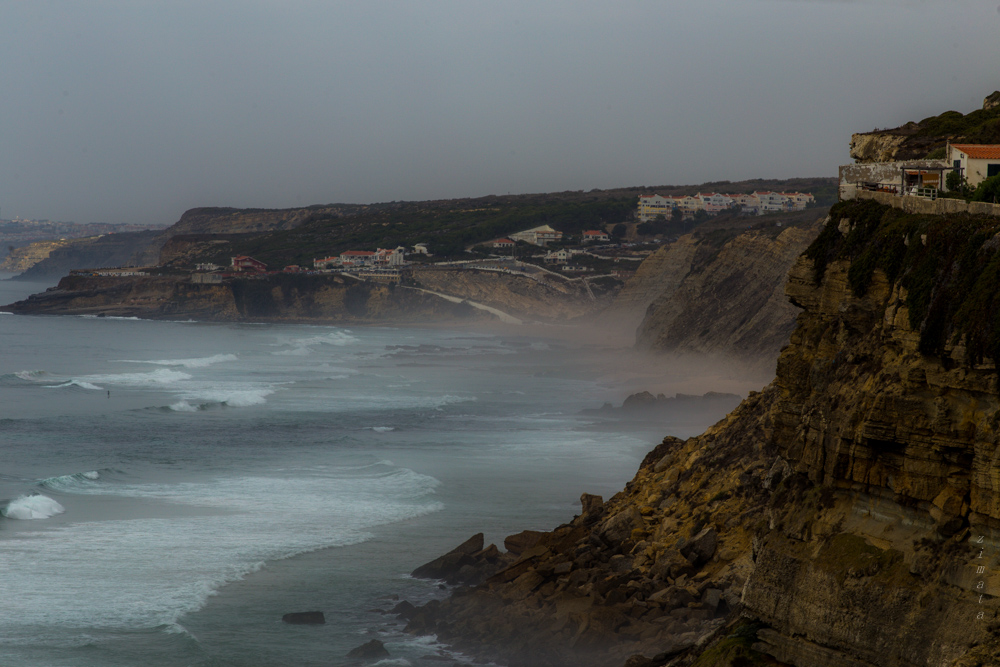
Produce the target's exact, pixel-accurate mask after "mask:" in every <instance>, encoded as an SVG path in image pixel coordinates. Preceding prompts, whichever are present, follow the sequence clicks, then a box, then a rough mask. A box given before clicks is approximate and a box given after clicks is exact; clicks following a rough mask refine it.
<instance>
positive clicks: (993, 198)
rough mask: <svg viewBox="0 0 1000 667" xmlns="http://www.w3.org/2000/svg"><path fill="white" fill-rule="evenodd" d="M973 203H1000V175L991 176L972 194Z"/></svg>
mask: <svg viewBox="0 0 1000 667" xmlns="http://www.w3.org/2000/svg"><path fill="white" fill-rule="evenodd" d="M972 201H988V202H997V201H1000V174H997V175H996V176H990V177H989V178H987V179H986V180H985V181H983V182H982V183H980V184H979V186H978V187H977V188H976V191H975V192H973V193H972Z"/></svg>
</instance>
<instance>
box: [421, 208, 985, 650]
mask: <svg viewBox="0 0 1000 667" xmlns="http://www.w3.org/2000/svg"><path fill="white" fill-rule="evenodd" d="M835 209H836V210H835V212H834V215H833V218H832V219H831V221H830V222H829V223H828V226H827V227H826V229H825V231H824V234H823V235H822V236H821V237H820V239H818V240H817V241H816V242H815V244H814V245H813V246H812V247H811V248H810V250H809V253H808V255H809V257H801V258H800V259H798V260H797V262H796V264H795V266H794V268H793V270H792V271H791V274H790V276H789V279H788V283H787V294H788V296H789V298H790V299H791V301H792V302H793V303H795V304H797V305H798V306H800V307H801V308H803V309H804V310H803V312H802V313H801V314H800V315H799V316H798V318H797V322H796V326H795V329H794V332H793V333H792V335H791V338H790V343H789V345H788V347H786V348H785V349H784V350H783V352H782V353H781V356H780V360H779V363H778V368H777V377H776V379H775V380H774V382H773V383H772V384H771V385H770V386H769V387H767V388H766V389H765V390H764V391H762V392H761V393H758V394H753V395H751V396H750V397H749V398H748V399H747V400H746V401H744V403H743V404H742V405H741V406H740V407H739V408H737V409H736V410H735V411H734V412H733V413H732V414H730V415H729V416H728V417H727V418H726V419H725V420H723V421H722V422H720V423H719V424H717V425H716V426H714V427H713V428H712V429H709V431H707V432H706V433H705V434H704V435H702V436H699V437H697V438H691V439H689V440H687V441H685V442H682V441H680V440H677V439H674V438H667V439H665V440H664V442H663V444H661V445H660V446H659V447H657V448H656V449H655V450H654V451H653V452H650V454H649V455H648V456H647V457H646V460H645V461H644V462H643V464H642V466H641V468H640V470H639V472H638V473H637V475H636V477H635V478H634V479H633V480H632V481H631V482H630V483H629V484H628V485H627V486H626V488H625V490H624V491H622V492H621V493H619V494H617V495H616V496H614V497H613V498H611V499H610V500H608V501H607V502H601V501H600V499H595V498H594V497H589V496H586V495H585V496H584V498H583V511H582V513H581V515H580V516H578V517H576V518H574V519H573V520H572V521H570V522H569V523H567V524H565V525H563V526H560V527H558V528H556V529H555V530H554V531H552V532H550V533H545V534H543V535H542V536H541V537H539V538H537V541H536V544H535V546H534V547H533V548H531V549H528V550H525V551H522V552H521V553H519V554H517V558H516V561H515V562H514V563H513V564H511V565H507V566H506V567H505V568H504V569H501V570H500V571H499V572H498V573H497V574H494V575H493V576H492V577H491V578H490V579H488V580H487V581H486V582H485V583H484V584H482V585H480V586H478V587H476V588H472V589H468V590H460V591H457V592H456V594H454V595H453V596H452V597H451V598H449V599H448V600H446V601H444V602H441V603H437V604H436V605H434V606H433V607H432V608H430V609H426V608H425V609H424V610H423V611H422V612H421V614H420V615H416V616H413V615H411V620H410V627H411V630H413V631H417V632H435V633H437V634H438V636H440V637H442V638H445V639H448V640H449V641H453V642H455V643H457V644H459V645H460V646H463V647H465V648H466V649H468V650H473V651H476V650H478V651H481V652H485V653H487V654H490V653H492V654H494V655H496V654H499V655H500V656H501V657H502V658H503V659H504V660H506V661H507V662H509V663H510V664H512V665H571V664H573V665H575V664H582V665H588V664H593V665H609V664H622V663H624V662H625V660H626V658H628V664H629V666H630V667H642V666H646V665H666V664H670V665H699V666H702V667H704V666H706V665H714V666H719V667H721V666H724V665H732V666H733V667H735V666H736V665H744V666H745V665H765V664H766V665H794V666H795V667H848V666H850V667H888V666H893V667H904V666H905V667H918V666H919V667H947V666H954V667H972V666H973V665H978V666H980V667H981V666H983V665H995V664H1000V639H998V636H1000V624H998V622H997V620H998V611H1000V559H998V555H1000V493H998V491H1000V473H998V472H997V464H996V461H997V457H998V453H1000V452H998V435H997V425H998V409H1000V396H998V390H997V374H996V368H995V366H994V363H993V361H992V359H990V358H986V359H973V357H974V356H975V357H977V358H978V357H979V354H975V355H973V353H972V350H971V348H967V345H968V343H969V341H971V340H973V338H974V337H975V336H979V335H980V334H983V332H982V331H980V330H978V329H976V328H975V326H979V325H975V326H973V325H970V324H969V322H972V323H975V322H976V321H977V320H976V319H975V317H977V316H978V315H977V314H976V312H972V313H970V312H968V311H967V310H965V306H966V305H967V304H968V303H972V304H973V305H975V304H982V303H985V304H987V306H984V307H986V308H987V310H986V311H985V313H986V315H988V313H989V312H995V311H991V310H990V308H991V307H990V306H988V304H990V303H992V302H993V301H992V300H993V299H994V297H993V295H994V294H995V293H996V291H997V289H996V288H997V287H998V285H997V284H996V283H997V281H998V280H1000V278H997V276H998V275H1000V272H998V271H997V270H996V268H995V267H996V266H998V264H997V263H998V262H1000V255H998V252H1000V250H998V247H1000V233H998V231H1000V229H997V225H998V224H1000V223H998V222H997V221H996V220H987V219H981V220H977V219H966V218H963V219H962V220H958V219H955V220H950V219H944V218H929V217H926V216H923V217H915V216H907V215H905V214H903V213H899V212H893V210H891V209H888V208H887V207H881V208H880V207H877V206H873V205H871V204H869V203H862V202H856V203H849V204H845V205H841V206H840V207H839V208H837V207H835ZM956 226H957V228H958V229H960V230H962V232H963V233H962V234H958V233H957V232H956V231H955V229H956ZM966 233H967V234H969V235H970V236H968V237H967V236H966V235H965V234H966ZM949 235H950V236H949ZM948 238H950V239H952V241H951V242H949V243H945V242H944V240H946V239H948ZM970 238H971V239H972V240H971V241H970V240H969V239H970ZM922 239H926V245H925V241H923V240H922ZM939 240H940V241H941V244H940V245H937V244H936V241H939ZM949 244H950V245H949ZM936 255H940V257H935V256H936ZM953 256H954V257H957V259H955V260H952V259H949V258H950V257H953ZM810 257H811V258H810ZM941 258H944V261H940V260H941ZM928 262H930V264H928ZM927 266H937V267H939V268H938V270H935V271H926V270H924V269H926V267H927ZM968 272H971V273H968ZM963 274H966V275H963ZM817 278H819V280H817ZM966 284H975V285H976V288H977V290H978V289H982V290H983V292H982V293H981V294H979V293H978V292H977V293H975V294H972V295H966V296H965V297H961V298H963V299H965V300H964V302H963V304H962V305H957V304H952V303H949V302H951V301H957V300H959V297H955V296H949V295H951V294H953V293H952V292H950V291H949V290H950V289H951V287H950V286H954V285H966ZM906 286H909V287H910V289H911V292H912V293H911V292H908V291H907V288H906ZM917 291H920V292H922V293H923V296H914V294H915V293H916V292H917ZM927 303H930V304H931V305H930V306H927V305H926V304H927ZM914 308H920V309H921V313H920V314H919V316H917V315H916V314H915V315H914V317H911V312H910V310H911V309H914ZM942 313H944V314H945V315H946V317H945V319H944V320H941V319H939V316H940V315H941V314H942ZM980 314H982V313H980ZM986 315H984V317H985V318H986V319H985V320H983V321H987V322H989V321H990V320H989V317H987V316H986ZM963 318H964V319H963ZM962 322H965V324H962ZM960 325H961V326H960ZM963 326H964V327H966V329H964V330H966V331H970V332H972V333H967V334H962V335H961V336H955V335H950V334H949V335H945V334H947V332H948V331H951V332H953V333H960V332H961V331H963V329H962V327H963ZM994 326H995V323H994ZM970 327H971V328H970ZM935 328H940V329H941V331H942V332H943V333H942V334H941V335H940V336H938V335H937V333H935V331H936V329H935ZM987 333H988V332H987ZM934 341H942V344H941V345H940V346H939V347H937V348H933V343H934ZM929 346H930V347H929ZM931 348H933V351H931V352H929V351H928V350H929V349H931ZM977 361H978V363H975V362H977ZM980 556H982V557H981V558H980ZM979 568H982V569H979ZM430 606H431V605H429V607H430ZM636 654H639V655H636ZM630 655H632V656H633V657H631V658H629V657H628V656H630Z"/></svg>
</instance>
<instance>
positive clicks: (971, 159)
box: [947, 143, 1000, 187]
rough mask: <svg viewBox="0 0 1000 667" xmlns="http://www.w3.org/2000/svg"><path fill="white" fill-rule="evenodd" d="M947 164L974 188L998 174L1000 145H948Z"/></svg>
mask: <svg viewBox="0 0 1000 667" xmlns="http://www.w3.org/2000/svg"><path fill="white" fill-rule="evenodd" d="M947 155H948V162H949V163H951V166H952V168H953V169H956V170H958V171H959V172H960V173H961V174H962V175H963V176H965V178H966V180H967V181H968V183H969V185H971V186H972V187H975V186H977V185H979V184H980V183H982V182H983V181H985V180H986V179H987V178H989V177H990V176H997V175H998V174H1000V144H951V143H949V144H948V149H947Z"/></svg>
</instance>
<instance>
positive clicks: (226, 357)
mask: <svg viewBox="0 0 1000 667" xmlns="http://www.w3.org/2000/svg"><path fill="white" fill-rule="evenodd" d="M236 359H237V356H236V355H235V354H213V355H212V356H210V357H195V358H193V359H150V360H141V359H120V360H118V361H119V362H120V363H128V364H155V365H157V366H181V367H183V368H205V367H206V366H211V365H213V364H219V363H222V362H225V361H236Z"/></svg>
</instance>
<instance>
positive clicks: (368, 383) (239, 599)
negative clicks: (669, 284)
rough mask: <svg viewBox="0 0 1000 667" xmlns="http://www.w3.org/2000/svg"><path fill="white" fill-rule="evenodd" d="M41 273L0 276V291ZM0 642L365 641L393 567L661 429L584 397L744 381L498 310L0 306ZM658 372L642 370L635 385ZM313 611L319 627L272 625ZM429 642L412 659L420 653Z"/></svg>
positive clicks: (649, 441) (6, 294) (69, 649)
mask: <svg viewBox="0 0 1000 667" xmlns="http://www.w3.org/2000/svg"><path fill="white" fill-rule="evenodd" d="M44 287H45V285H38V284H26V283H16V282H0V302H2V303H9V302H11V301H13V300H15V299H17V298H22V297H23V296H24V295H26V294H28V293H32V292H37V291H41V290H42V289H44ZM0 340H2V351H0V452H2V458H0V515H2V516H0V570H2V571H3V573H4V575H3V576H2V577H0V601H2V604H0V609H2V611H0V665H4V666H12V667H16V666H21V665H30V666H39V665H45V666H74V667H89V666H105V667H113V666H118V665H122V666H131V665H142V666H143V667H156V666H159V665H170V666H174V665H191V666H209V665H210V666H250V665H286V664H288V665H290V664H295V665H305V666H310V665H337V664H344V663H345V662H346V660H345V658H344V656H345V655H346V653H347V652H348V651H349V650H350V649H351V648H354V647H355V646H358V645H360V644H362V643H365V642H366V641H368V640H370V639H372V638H379V639H380V640H382V641H383V642H385V644H386V646H387V648H388V650H389V651H390V653H391V654H392V656H393V658H392V660H390V661H387V662H385V664H393V665H405V664H420V662H419V661H420V659H421V657H423V656H427V655H432V654H439V653H441V652H442V651H444V650H445V649H444V647H441V646H439V645H437V644H436V643H435V642H434V640H433V638H415V637H410V636H408V635H406V634H404V633H402V631H401V626H400V625H399V624H398V623H396V622H395V621H394V620H393V619H392V617H391V616H387V615H385V614H383V613H380V612H379V611H378V610H379V609H381V610H385V609H388V608H391V607H392V606H393V605H394V604H396V602H395V600H394V599H393V598H392V596H396V595H398V596H400V598H401V599H409V600H411V601H414V602H422V601H425V600H428V599H431V598H433V597H440V596H442V595H443V594H444V591H442V590H441V589H440V588H439V587H438V585H437V584H436V582H427V581H421V580H414V579H412V578H410V577H409V576H408V575H407V573H408V572H410V571H411V570H412V569H414V568H415V567H416V566H418V565H420V564H422V563H424V562H426V561H428V560H430V559H432V558H434V557H436V556H438V555H440V554H441V553H443V552H445V551H447V550H448V549H450V548H452V547H454V546H455V545H457V544H458V543H460V542H462V541H463V540H465V539H466V538H467V537H468V536H470V535H471V534H473V533H475V532H479V531H483V532H485V533H486V537H487V540H488V542H489V541H492V542H496V543H498V544H502V540H503V537H504V536H505V535H507V534H510V533H513V532H516V531H519V530H523V529H527V528H530V529H551V528H553V527H554V526H556V525H558V524H560V523H563V522H565V521H567V520H569V519H571V518H572V517H573V515H574V514H575V513H577V511H578V509H579V502H578V499H579V496H580V494H581V493H582V492H584V491H586V492H590V493H599V494H602V495H604V496H605V497H608V496H610V495H612V494H613V493H615V492H616V491H618V490H619V489H621V487H622V486H623V485H624V483H625V482H626V481H628V479H630V478H631V477H632V475H633V474H634V473H635V470H636V468H637V466H638V463H639V461H640V460H641V458H642V456H643V455H644V454H645V453H646V451H648V450H649V449H650V448H651V447H652V446H653V445H655V444H656V443H657V442H658V441H659V439H660V438H661V437H662V436H663V435H665V434H666V433H673V434H676V435H682V436H683V435H692V434H695V433H697V432H700V431H701V430H703V428H704V427H705V426H707V425H708V424H709V423H710V422H711V421H713V420H714V419H715V418H717V417H721V416H722V415H714V416H712V417H711V418H706V417H704V416H700V417H699V418H698V419H696V420H693V421H692V420H688V421H687V422H685V423H683V424H680V423H678V424H661V423H648V422H644V423H628V422H619V421H616V420H611V421H609V420H607V419H600V418H597V417H594V416H588V415H586V414H584V413H582V412H581V411H582V410H584V409H586V408H594V407H599V406H600V405H602V404H603V403H604V402H606V401H610V402H614V403H620V402H621V400H622V399H623V398H624V397H625V396H627V395H628V394H629V393H631V392H633V391H638V390H641V389H646V388H649V389H653V390H662V389H663V388H664V387H667V388H669V387H670V386H675V387H676V388H677V390H679V391H683V390H690V389H692V388H694V389H695V390H700V391H706V390H709V389H716V390H720V391H733V390H736V391H741V390H742V391H744V393H745V390H746V389H747V388H756V385H754V384H753V383H752V381H751V382H750V383H749V384H748V383H747V382H745V381H743V380H741V379H739V378H733V377H729V376H727V375H726V374H725V373H724V372H723V373H715V374H709V373H705V372H702V373H696V374H694V375H693V374H692V372H690V371H686V372H683V373H682V372H680V371H677V370H676V369H674V370H671V367H670V366H669V365H668V366H658V365H657V364H653V363H650V362H648V361H644V360H636V359H632V358H628V357H627V356H626V357H618V356H616V355H617V353H615V352H614V351H611V350H608V349H603V348H600V347H595V346H590V345H585V344H582V343H572V342H569V341H568V340H567V339H566V338H565V337H559V336H543V337H538V336H537V335H536V336H534V337H531V336H525V335H520V334H518V333H517V331H513V332H512V331H511V330H507V331H504V332H503V333H497V332H487V331H471V332H470V331H454V330H447V329H407V328H389V327H383V328H375V327H372V328H356V329H345V328H341V327H332V326H331V327H318V326H292V325H232V324H211V323H196V322H152V321H143V320H134V319H117V318H96V317H30V316H13V315H0ZM654 384H655V385H656V386H653V385H654ZM309 610H321V611H323V612H324V613H325V615H326V619H327V623H326V624H325V625H322V626H294V625H288V624H284V623H282V622H281V616H282V615H283V614H285V613H288V612H293V611H309ZM424 664H426V663H424Z"/></svg>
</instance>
